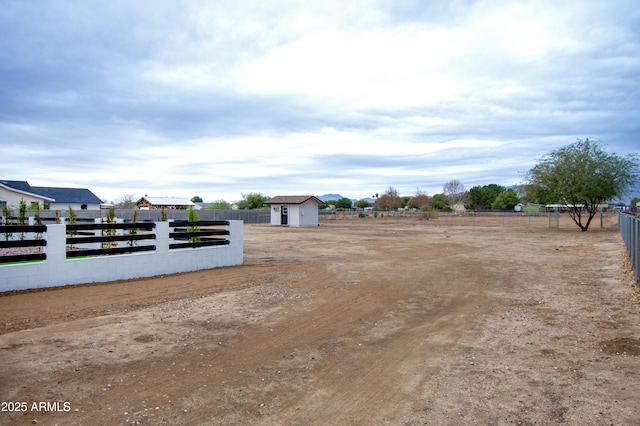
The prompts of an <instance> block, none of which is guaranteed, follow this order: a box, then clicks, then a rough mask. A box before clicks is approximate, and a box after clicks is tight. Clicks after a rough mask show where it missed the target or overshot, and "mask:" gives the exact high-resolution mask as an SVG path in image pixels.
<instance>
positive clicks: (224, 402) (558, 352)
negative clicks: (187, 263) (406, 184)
mask: <svg viewBox="0 0 640 426" xmlns="http://www.w3.org/2000/svg"><path fill="white" fill-rule="evenodd" d="M446 225H449V226H446ZM486 225H487V226H483V223H482V220H481V219H478V220H477V221H475V222H474V223H473V226H468V225H464V224H455V223H452V222H450V223H446V224H445V222H444V221H442V220H431V221H417V220H389V219H386V221H385V220H381V219H379V218H378V219H377V220H375V221H374V220H373V219H372V218H369V219H356V220H336V221H327V222H323V223H322V225H321V226H320V227H317V228H307V229H294V228H280V227H270V226H267V225H247V226H245V264H244V265H242V266H237V267H228V268H220V269H214V270H208V271H200V272H194V273H186V274H179V275H174V276H162V277H155V278H151V279H142V280H132V281H126V282H115V283H108V284H99V285H91V286H76V287H69V288H63V289H55V290H48V291H37V292H31V293H28V292H23V293H18V294H11V295H7V294H5V295H3V296H2V297H0V399H1V400H2V401H3V406H2V408H3V409H5V411H4V412H0V423H1V424H32V423H36V422H37V424H60V425H72V424H82V425H95V424H104V425H117V424H172V425H173V424H183V425H186V424H212V425H215V424H266V425H271V424H274V425H308V424H316V425H327V424H336V425H371V424H377V425H384V424H389V425H418V424H437V425H439V424H450V425H459V424H482V425H486V424H495V425H502V424H538V425H543V424H559V423H560V424H562V423H564V424H571V425H602V424H607V425H608V424H612V425H630V424H639V417H638V416H639V414H638V413H639V412H640V397H639V395H640V377H639V375H640V368H639V367H640V357H639V356H640V326H639V325H638V320H639V318H640V316H639V314H640V305H639V304H638V297H637V293H636V292H635V291H634V290H632V287H631V286H630V284H631V277H630V275H629V274H628V272H627V271H625V254H624V253H625V252H624V249H623V245H622V241H621V238H620V236H619V234H618V232H617V230H616V229H615V228H613V227H608V228H606V229H604V230H601V229H599V228H597V227H596V226H594V228H593V229H592V230H591V231H589V232H588V233H581V232H579V229H578V228H577V227H575V226H570V225H569V224H568V223H567V224H566V226H561V227H560V229H549V228H548V227H547V228H545V227H539V228H536V227H528V226H515V227H509V226H493V225H496V224H489V223H487V224H486ZM490 225H491V226H490ZM22 402H25V403H26V404H20V403H22ZM41 402H42V403H45V404H42V405H41V404H40V403H41ZM56 402H59V404H56ZM16 403H18V404H16ZM33 403H36V404H35V405H34V404H33ZM47 403H48V404H47ZM8 409H13V410H16V409H17V410H18V411H11V412H8V411H6V410H8ZM23 409H24V411H23ZM53 409H57V410H59V411H52V410H53Z"/></svg>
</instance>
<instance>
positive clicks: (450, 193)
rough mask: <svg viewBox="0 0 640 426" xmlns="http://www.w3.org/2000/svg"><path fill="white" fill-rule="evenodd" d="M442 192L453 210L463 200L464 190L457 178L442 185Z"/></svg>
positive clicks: (457, 207)
mask: <svg viewBox="0 0 640 426" xmlns="http://www.w3.org/2000/svg"><path fill="white" fill-rule="evenodd" d="M442 193H443V194H444V195H446V196H447V198H448V199H449V206H450V207H451V208H452V209H453V210H454V211H455V210H457V209H459V206H460V204H462V203H463V202H464V199H465V196H466V191H465V189H464V185H463V184H462V182H460V181H459V180H458V179H452V180H450V181H449V182H447V183H445V184H444V186H443V187H442Z"/></svg>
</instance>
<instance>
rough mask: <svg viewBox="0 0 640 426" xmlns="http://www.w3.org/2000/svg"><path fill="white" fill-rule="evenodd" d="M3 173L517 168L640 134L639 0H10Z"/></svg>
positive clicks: (61, 178) (0, 154)
mask: <svg viewBox="0 0 640 426" xmlns="http://www.w3.org/2000/svg"><path fill="white" fill-rule="evenodd" d="M0 28H1V29H2V30H1V31H2V37H0V179H5V180H26V181H28V182H29V183H30V184H31V185H33V186H55V187H79V188H89V189H90V190H91V191H92V192H93V193H94V194H96V195H97V196H98V197H100V198H101V199H103V200H105V201H114V200H118V199H120V198H122V196H124V195H125V194H126V195H132V196H133V197H134V198H137V197H141V196H143V195H148V196H162V197H165V196H173V197H186V198H191V197H193V196H194V195H198V196H200V197H202V198H203V199H204V200H205V201H215V200H221V199H224V200H226V201H230V202H231V201H236V200H239V199H241V198H242V196H243V194H248V193H251V192H260V193H262V194H264V195H268V196H276V195H307V194H308V195H316V196H320V195H323V194H327V193H338V194H341V195H343V196H346V197H349V198H354V199H360V198H364V197H371V195H373V194H374V193H383V192H384V191H385V190H387V189H388V188H389V187H393V188H394V189H396V190H397V191H398V192H399V193H400V194H401V195H411V194H415V193H416V192H417V191H418V190H420V191H422V192H426V193H428V194H430V195H433V194H435V193H440V192H442V187H443V185H444V184H445V183H446V182H447V181H450V180H452V179H456V180H459V181H460V182H462V184H463V185H464V186H465V187H466V189H469V188H471V187H473V186H477V185H487V184H491V183H497V184H500V185H503V186H509V185H514V184H519V183H521V182H522V181H523V179H524V175H523V173H524V172H526V171H527V170H529V169H530V168H531V167H533V166H534V165H535V164H536V163H537V162H538V160H540V158H541V157H542V156H543V155H545V154H546V153H549V152H550V151H552V150H554V149H557V148H559V147H561V146H565V145H568V144H571V143H573V142H575V141H576V140H577V139H585V138H590V139H595V140H600V141H602V144H603V147H604V148H605V149H606V150H607V151H609V152H613V153H616V154H619V155H626V154H629V153H637V152H639V151H640V5H638V3H637V1H636V0H628V1H624V0H610V1H607V2H604V1H600V0H595V1H592V0H578V1H572V0H563V1H557V0H551V1H546V0H533V1H497V0H492V1H467V0H450V1H439V0H434V1H420V0H415V1H412V0H395V1H373V0H372V1H369V0H352V1H348V2H345V1H342V0H339V1H338V0H336V1H334V0H322V1H313V0H310V1H284V0H282V1H281V0H269V1H263V0H255V1H253V0H246V1H240V0H230V1H227V0H216V1H208V0H203V1H189V0H185V1H161V0H136V1H135V2H132V1H129V0H113V1H103V0H101V1H94V0H81V1H80V0H62V1H56V0H48V1H22V0H4V1H3V2H2V6H1V7H0Z"/></svg>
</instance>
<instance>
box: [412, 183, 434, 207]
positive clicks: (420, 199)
mask: <svg viewBox="0 0 640 426" xmlns="http://www.w3.org/2000/svg"><path fill="white" fill-rule="evenodd" d="M430 202H431V200H430V198H429V196H428V195H427V193H426V192H423V191H422V190H421V189H420V188H417V189H416V195H414V196H413V197H411V199H409V202H408V203H407V207H409V208H411V209H421V208H422V207H425V206H428V205H429V204H430Z"/></svg>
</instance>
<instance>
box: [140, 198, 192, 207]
mask: <svg viewBox="0 0 640 426" xmlns="http://www.w3.org/2000/svg"><path fill="white" fill-rule="evenodd" d="M142 200H147V202H149V204H152V205H154V206H195V204H194V203H193V202H192V201H191V200H189V199H188V198H174V197H141V198H140V199H139V200H138V201H136V204H138V203H139V202H140V201H142Z"/></svg>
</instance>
